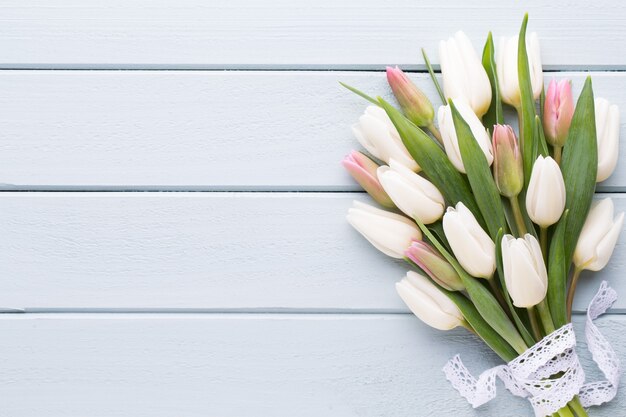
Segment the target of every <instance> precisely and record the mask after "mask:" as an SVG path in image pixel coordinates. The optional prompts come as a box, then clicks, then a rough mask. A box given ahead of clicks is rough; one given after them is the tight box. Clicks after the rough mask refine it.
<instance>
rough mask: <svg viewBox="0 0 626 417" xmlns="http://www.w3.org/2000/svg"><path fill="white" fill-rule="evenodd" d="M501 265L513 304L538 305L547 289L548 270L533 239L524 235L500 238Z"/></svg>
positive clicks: (537, 243) (517, 305) (537, 244)
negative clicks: (521, 236) (522, 236)
mask: <svg viewBox="0 0 626 417" xmlns="http://www.w3.org/2000/svg"><path fill="white" fill-rule="evenodd" d="M502 265H503V267H504V280H505V282H506V289H507V291H508V292H509V294H510V295H511V299H512V300H513V304H514V305H515V306H516V307H520V308H529V307H532V306H535V305H537V304H539V303H540V302H541V301H542V300H543V299H544V298H545V297H546V293H547V291H548V273H547V271H546V265H545V263H544V262H543V255H542V254H541V248H540V247H539V242H537V239H536V238H535V237H534V236H532V235H530V234H526V235H525V236H524V238H518V239H515V238H514V237H513V236H511V235H505V236H504V237H503V238H502Z"/></svg>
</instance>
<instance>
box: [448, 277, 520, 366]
mask: <svg viewBox="0 0 626 417" xmlns="http://www.w3.org/2000/svg"><path fill="white" fill-rule="evenodd" d="M439 289H440V290H441V291H442V292H443V293H444V294H446V295H447V296H448V298H450V300H452V302H453V303H454V304H456V306H457V307H458V308H459V310H461V313H463V317H465V320H467V322H468V323H469V324H470V326H472V328H473V329H474V331H475V332H476V334H477V335H478V336H479V337H480V338H481V339H483V340H484V341H485V343H486V344H487V345H488V346H489V347H490V348H491V349H492V350H493V351H494V352H496V354H497V355H498V356H500V357H501V358H502V359H503V360H505V361H506V362H510V361H512V360H513V359H515V358H516V357H517V353H516V352H515V349H513V348H512V347H511V345H510V344H509V343H508V342H507V341H506V340H504V338H503V337H502V336H500V335H499V334H498V333H497V332H496V331H495V330H493V328H492V327H491V326H489V324H488V323H487V322H486V321H485V319H483V318H482V316H481V315H480V313H479V312H478V310H477V309H476V307H475V306H474V304H472V302H471V301H470V300H468V299H467V297H465V296H464V295H463V294H462V293H459V292H455V291H448V290H446V289H445V288H442V287H439Z"/></svg>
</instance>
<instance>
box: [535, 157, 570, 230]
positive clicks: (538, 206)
mask: <svg viewBox="0 0 626 417" xmlns="http://www.w3.org/2000/svg"><path fill="white" fill-rule="evenodd" d="M564 209H565V182H564V181H563V174H562V173H561V169H560V168H559V165H558V164H557V163H556V161H555V160H554V159H552V158H551V157H549V156H548V157H545V158H544V157H543V156H541V155H539V157H538V158H537V160H536V161H535V164H534V165H533V171H532V173H531V175H530V182H529V183H528V191H527V192H526V211H527V212H528V216H529V217H530V218H531V220H532V221H533V222H535V223H536V224H538V225H539V226H541V227H548V226H550V225H552V224H554V223H556V222H557V221H558V220H559V218H560V217H561V214H563V210H564Z"/></svg>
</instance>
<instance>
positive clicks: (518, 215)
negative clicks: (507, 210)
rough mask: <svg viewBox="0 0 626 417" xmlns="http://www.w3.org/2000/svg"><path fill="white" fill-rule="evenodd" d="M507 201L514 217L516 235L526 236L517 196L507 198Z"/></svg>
mask: <svg viewBox="0 0 626 417" xmlns="http://www.w3.org/2000/svg"><path fill="white" fill-rule="evenodd" d="M509 201H510V203H511V209H512V210H513V217H515V224H516V225H517V233H518V234H519V235H520V236H524V235H525V234H526V223H524V215H523V214H522V209H521V207H520V206H519V200H518V199H517V196H513V197H509Z"/></svg>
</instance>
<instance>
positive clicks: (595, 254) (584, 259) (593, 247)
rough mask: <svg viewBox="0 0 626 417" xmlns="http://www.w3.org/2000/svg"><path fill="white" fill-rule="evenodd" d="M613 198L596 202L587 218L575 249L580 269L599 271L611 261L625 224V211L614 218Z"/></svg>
mask: <svg viewBox="0 0 626 417" xmlns="http://www.w3.org/2000/svg"><path fill="white" fill-rule="evenodd" d="M613 211H614V208H613V200H611V199H610V198H605V199H604V200H601V201H598V202H594V203H593V205H592V206H591V210H590V211H589V215H588V216H587V219H586V220H585V225H584V226H583V229H582V231H581V232H580V236H579V237H578V243H577V244H576V249H575V250H574V264H575V265H576V267H577V268H579V269H588V270H590V271H599V270H601V269H602V268H604V267H605V266H606V264H607V263H608V262H609V258H610V257H611V254H613V249H615V244H616V243H617V238H618V237H619V234H620V232H621V231H622V225H623V224H624V213H623V212H622V213H620V214H618V215H617V217H616V218H615V219H614V218H613Z"/></svg>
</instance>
